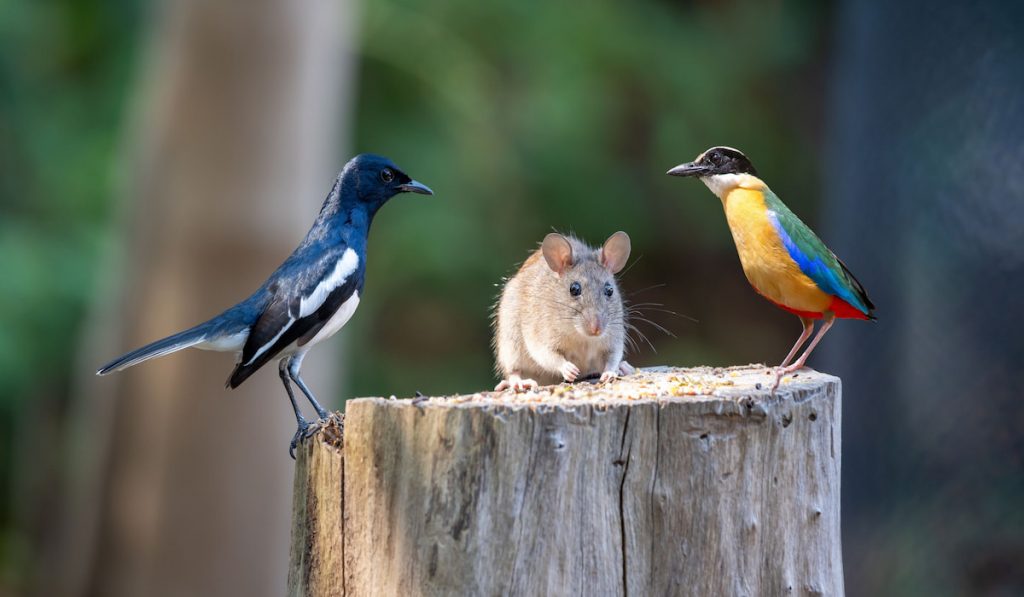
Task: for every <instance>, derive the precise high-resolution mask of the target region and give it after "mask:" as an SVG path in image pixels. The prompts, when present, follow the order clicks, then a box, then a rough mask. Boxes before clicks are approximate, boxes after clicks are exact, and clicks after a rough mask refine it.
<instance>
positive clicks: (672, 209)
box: [0, 0, 1024, 595]
mask: <svg viewBox="0 0 1024 597" xmlns="http://www.w3.org/2000/svg"><path fill="white" fill-rule="evenodd" d="M1022 31H1024V5H1022V4H1021V3H1019V2H1009V1H1007V2H925V1H923V0H906V1H903V2H887V1H882V0H841V1H835V2H822V1H815V0H802V1H799V0H793V1H790V0H785V1H783V0H776V1H760V2H754V1H745V0H703V1H692V2H685V1H683V2H668V1H661V0H636V1H632V2H611V1H607V0H604V1H598V2H590V3H585V4H580V3H572V2H565V1H561V0H555V1H539V0H492V1H489V2H479V1H477V0H432V1H430V2H417V1H413V0H366V1H359V0H343V1H327V0H304V1H302V2H293V1H285V0H276V1H273V0H216V1H210V0H165V1H154V0H149V1H146V0H106V1H104V2H98V1H95V0H92V1H87V0H45V1H37V0H2V1H0V594H12V595H20V594H28V595H36V594H39V595H182V594H204V595H213V594H217V595H277V594H280V593H281V592H282V591H283V590H284V584H285V574H286V560H287V553H288V525H289V520H288V517H289V508H290V495H291V472H292V468H291V467H292V463H291V460H289V459H288V457H287V454H286V450H285V447H286V444H287V441H288V438H289V437H290V435H291V431H292V425H293V419H292V416H291V413H290V411H289V407H288V405H287V402H286V401H285V399H284V395H283V393H282V392H281V390H280V386H279V385H278V380H277V378H276V375H275V373H274V372H273V371H272V370H267V371H263V372H261V373H260V374H258V375H256V376H255V377H254V378H253V379H252V381H251V382H249V383H247V384H245V385H243V386H242V387H241V388H240V389H238V390H236V391H234V392H228V391H227V390H224V389H222V388H223V380H224V378H226V376H227V374H228V372H229V371H230V369H231V364H232V362H231V357H230V356H228V355H218V354H210V353H199V352H198V351H187V352H185V353H182V354H178V355H175V356H173V357H170V358H167V359H161V360H159V361H154V362H150V363H147V364H146V365H144V366H142V367H139V368H136V369H132V370H130V371H128V372H126V373H123V374H120V375H118V376H114V377H108V378H95V377H93V376H92V372H93V371H94V370H95V368H96V366H97V365H99V364H100V363H102V362H104V361H105V360H107V359H108V358H110V357H113V356H116V354H119V353H120V352H123V351H125V350H127V349H129V348H133V347H135V346H136V345H139V344H141V343H143V342H146V341H149V340H152V339H155V338H157V337H160V336H162V335H165V334H167V333H170V332H173V331H176V330H177V329H179V328H182V327H185V326H187V325H190V324H192V323H195V322H197V321H200V320H202V319H205V318H207V317H209V316H211V315H214V314H215V313H217V312H218V311H219V310H221V309H222V308H224V307H227V306H229V305H230V304H232V303H233V302H234V301H236V300H238V299H240V298H242V297H244V296H245V295H246V294H247V293H248V292H249V291H250V290H251V289H252V288H254V287H256V286H257V285H258V284H259V283H260V282H261V281H262V280H263V279H264V277H265V276H266V275H267V274H268V273H269V272H270V271H272V269H273V268H274V267H275V266H276V265H277V264H278V263H279V262H280V261H281V260H283V259H284V257H285V256H287V254H288V252H289V251H290V250H291V248H292V247H293V246H294V245H295V244H296V243H297V241H298V240H299V239H300V238H301V236H302V234H303V232H304V231H305V229H306V227H307V226H308V225H309V223H310V222H311V220H312V218H313V216H314V214H315V212H316V210H317V208H318V206H319V204H320V202H321V201H322V199H323V197H324V195H325V194H326V192H327V190H328V189H329V187H330V185H331V181H332V178H333V176H334V174H335V173H336V171H337V170H339V169H340V167H341V165H342V164H343V163H344V161H345V160H346V159H347V158H348V157H349V156H350V155H352V154H354V153H356V152H361V151H372V152H376V153H382V154H386V155H388V156H390V157H392V158H394V159H395V160H396V162H397V163H398V164H400V165H401V166H402V167H403V168H404V169H405V170H406V171H407V172H408V173H409V174H410V175H412V176H413V177H415V178H417V179H419V180H421V181H423V182H425V183H427V184H429V185H430V186H431V187H432V188H433V189H434V190H435V192H436V196H435V197H432V198H422V197H419V196H411V197H410V196H402V197H399V198H397V199H396V200H395V201H393V202H392V203H391V204H389V205H388V206H386V207H385V208H384V210H382V212H381V213H380V214H379V216H378V218H377V220H376V222H375V224H374V230H373V232H372V234H371V239H370V247H369V251H370V257H369V259H370V263H369V275H368V281H367V286H366V296H365V300H364V301H363V303H362V304H361V306H360V310H359V313H358V314H357V316H356V317H355V318H354V319H353V321H352V322H351V324H350V325H349V326H348V327H346V328H345V332H344V333H342V334H340V336H339V339H338V340H337V341H336V342H333V343H332V347H322V348H321V349H318V353H320V354H319V355H315V357H311V358H310V359H308V360H307V365H306V367H305V370H306V371H307V372H308V373H307V380H308V381H309V382H310V384H311V385H312V386H313V388H314V389H315V390H316V391H318V392H319V394H320V395H321V397H322V398H326V399H327V401H328V402H333V405H334V406H337V407H341V406H342V405H343V400H344V399H345V398H346V397H352V396H363V395H391V394H394V395H398V396H409V395H412V394H413V392H415V391H417V390H419V391H422V392H424V393H428V394H444V393H455V392H467V391H474V390H477V389H480V388H485V387H488V386H491V385H492V384H493V383H494V382H495V379H494V376H493V374H492V359H491V356H490V352H489V346H488V344H489V340H490V330H489V321H488V316H489V311H490V307H491V305H492V304H493V302H494V300H495V297H496V294H497V292H498V290H497V288H496V286H495V285H496V284H497V283H499V281H500V280H501V278H502V277H503V276H504V275H506V274H508V273H509V272H510V271H512V270H513V267H514V265H515V264H516V263H518V262H519V261H521V260H522V259H523V258H524V257H525V256H526V254H527V252H528V251H529V250H530V249H531V248H532V247H534V246H535V244H536V243H537V242H538V241H539V240H540V239H541V238H542V237H543V235H544V234H545V233H547V232H548V231H550V230H551V229H552V228H555V229H558V230H563V231H564V230H572V231H575V232H576V233H578V234H579V235H581V236H583V237H584V238H586V239H588V240H590V241H591V242H593V243H598V242H600V241H602V240H603V239H604V238H606V237H607V236H608V235H609V234H610V233H612V232H614V231H615V230H619V229H622V230H626V231H627V232H628V233H629V234H630V235H631V237H632V239H633V247H634V256H633V259H632V262H633V263H632V266H631V267H630V269H629V270H628V272H627V273H626V274H625V275H624V276H623V280H622V285H623V287H624V289H625V291H626V292H627V293H630V294H631V300H632V301H634V302H635V303H653V304H654V305H651V306H650V307H649V308H648V309H647V312H646V314H645V317H647V318H649V319H650V320H651V322H652V323H651V324H648V323H645V322H639V326H640V328H641V330H643V331H644V333H645V334H646V335H647V337H648V338H649V340H650V342H651V344H653V346H654V347H655V348H656V349H657V352H655V351H654V350H652V349H651V348H649V347H647V348H642V350H641V351H640V352H638V353H636V354H633V355H631V356H630V360H631V361H632V362H633V363H634V364H639V365H654V364H673V365H698V364H711V365H728V364H742V363H748V362H769V363H773V362H775V361H777V360H779V359H780V358H781V357H782V356H783V355H784V354H785V352H786V350H787V349H788V348H789V346H790V344H791V342H792V341H793V340H794V339H795V337H796V335H797V334H798V332H799V324H798V322H797V321H796V319H795V318H793V317H791V316H789V315H786V314H784V313H782V312H779V311H776V310H775V309H774V308H773V307H771V306H770V305H768V304H767V303H766V302H764V301H763V300H762V299H760V298H759V297H757V296H756V295H755V294H754V293H753V292H752V291H751V290H750V289H749V288H748V286H747V283H746V281H745V280H744V278H743V275H742V273H741V270H740V267H739V263H738V260H737V259H736V255H735V250H734V248H733V246H732V241H731V238H730V236H729V233H728V230H727V228H726V225H725V221H724V217H723V216H722V213H721V206H720V203H719V202H718V201H717V200H716V199H715V198H714V197H713V196H712V195H711V194H710V193H709V192H707V190H706V189H704V188H703V186H701V185H699V184H698V183H696V182H694V181H684V180H679V179H674V178H670V177H666V176H664V171H665V170H666V169H668V168H669V167H671V166H674V165H676V164H678V163H680V162H682V161H688V160H690V159H692V158H693V157H694V156H695V155H696V154H697V153H699V152H700V151H702V150H703V149H705V148H707V147H708V146H711V145H718V144H726V145H732V146H735V147H739V148H741V149H743V150H744V151H745V152H746V153H747V154H748V155H749V156H750V157H751V158H752V160H753V161H754V163H755V164H756V165H757V167H758V169H759V171H760V172H761V173H762V175H763V176H764V178H765V179H767V180H768V181H769V183H770V184H771V185H772V187H773V189H774V190H775V191H776V192H777V193H778V194H779V195H780V196H781V197H783V199H784V200H785V201H786V202H787V203H788V204H789V205H790V207H791V208H793V210H794V211H796V212H797V213H798V214H800V215H801V217H803V218H804V219H805V220H806V221H807V222H809V223H811V224H812V225H813V226H814V227H815V228H816V229H817V230H818V231H819V232H820V234H821V236H822V237H823V238H824V239H825V240H826V242H828V243H829V244H830V245H831V246H832V248H833V249H834V250H835V251H836V252H837V253H838V254H839V255H840V256H842V257H843V259H844V261H846V263H847V264H848V265H849V266H850V268H851V269H852V270H853V271H854V272H856V273H857V275H858V277H859V278H860V280H861V281H862V282H863V283H864V285H865V286H866V287H867V289H868V290H869V292H870V293H871V296H872V299H873V300H874V302H875V303H876V304H877V305H878V307H879V311H878V315H879V321H878V322H877V323H875V324H867V323H861V322H841V323H840V324H838V325H837V326H836V329H835V330H834V331H833V332H831V333H830V335H829V337H828V338H827V339H826V341H825V342H824V344H823V348H822V349H821V350H820V351H819V352H818V353H817V354H816V355H815V356H814V357H813V358H812V364H813V366H814V367H816V368H818V369H822V370H826V371H829V372H832V373H836V374H838V375H841V376H842V378H843V388H844V396H843V398H844V401H843V416H844V422H843V423H844V424H843V431H844V433H843V435H844V437H843V457H844V458H843V504H842V507H843V541H844V546H843V547H844V557H845V560H844V564H845V570H846V584H847V589H848V592H849V593H850V594H851V595H1019V594H1024V508H1022V507H1021V506H1022V505H1024V401H1022V400H1021V398H1022V397H1024V384H1022V382H1021V378H1022V375H1024V340H1022V334H1024V324H1022V318H1021V315H1020V309H1021V305H1022V302H1021V301H1022V298H1021V296H1022V294H1024V143H1022V142H1021V139H1024V110H1022V109H1021V106H1022V102H1024V35H1022V33H1021V32H1022ZM657 305H663V307H658V306H657ZM667 311H668V312H667ZM658 326H661V327H664V328H666V329H667V330H670V331H671V332H672V334H673V335H671V336H670V335H666V334H664V333H662V332H660V331H659V330H658V329H657V327H658ZM641 345H642V346H646V343H641Z"/></svg>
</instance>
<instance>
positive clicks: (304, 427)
mask: <svg viewBox="0 0 1024 597" xmlns="http://www.w3.org/2000/svg"><path fill="white" fill-rule="evenodd" d="M287 361H288V359H281V365H280V366H279V367H278V372H279V373H280V374H281V383H283V384H284V389H285V391H286V392H288V400H290V401H291V403H292V409H293V410H294V411H295V422H296V423H297V424H298V429H296V430H295V435H293V436H292V441H291V443H289V444H288V455H289V456H291V457H292V460H295V448H297V447H298V446H299V440H301V439H303V438H304V437H306V436H307V433H308V432H309V428H310V427H312V425H310V424H309V421H307V420H306V418H305V417H303V416H302V411H300V410H299V404H298V403H297V402H295V393H294V392H292V385H291V384H290V383H288V370H287V366H286V364H285V363H286V362H287Z"/></svg>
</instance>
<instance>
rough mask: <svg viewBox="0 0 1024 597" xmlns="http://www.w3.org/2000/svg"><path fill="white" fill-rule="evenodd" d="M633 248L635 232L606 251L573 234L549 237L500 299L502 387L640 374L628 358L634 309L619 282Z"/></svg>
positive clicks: (609, 243) (615, 239)
mask: <svg viewBox="0 0 1024 597" xmlns="http://www.w3.org/2000/svg"><path fill="white" fill-rule="evenodd" d="M629 252H630V241H629V235H627V234H626V233H625V232H621V231H620V232H616V233H615V234H613V235H611V236H610V237H608V240H606V241H605V242H604V245H602V246H601V248H599V249H594V248H592V247H589V246H587V245H586V244H585V243H583V242H582V241H580V240H579V239H577V238H575V237H573V236H567V235H562V234H557V233H552V234H549V235H547V236H546V237H545V238H544V241H543V242H542V243H541V245H540V248H539V249H537V251H535V252H534V253H533V254H532V255H530V257H529V258H527V260H526V261H524V262H523V264H522V266H521V267H520V268H519V271H517V272H516V274H515V275H514V276H512V277H511V278H509V279H508V281H507V282H506V283H505V286H504V288H503V289H502V293H501V298H500V299H499V300H498V305H497V311H496V313H495V317H494V341H493V347H494V352H495V356H496V359H497V363H496V369H497V372H498V374H499V375H501V377H502V381H501V383H499V384H498V386H497V387H496V388H495V389H496V390H504V389H507V388H511V389H513V390H515V391H522V390H527V389H535V388H536V387H537V386H538V384H543V385H547V384H553V383H558V382H560V381H562V380H565V381H568V382H572V381H576V380H577V379H584V378H587V377H591V376H597V375H600V379H601V381H607V380H609V379H613V378H615V377H617V376H618V375H620V374H623V375H626V374H629V373H632V372H633V368H632V367H631V366H630V365H629V363H626V362H625V361H623V360H622V359H623V355H624V351H625V343H626V309H625V305H624V304H623V299H622V294H621V292H620V290H619V285H618V283H617V281H616V280H615V274H617V273H619V272H620V271H622V268H623V267H624V266H625V265H626V261H627V260H628V259H629Z"/></svg>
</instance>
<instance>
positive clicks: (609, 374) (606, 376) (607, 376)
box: [601, 371, 619, 383]
mask: <svg viewBox="0 0 1024 597" xmlns="http://www.w3.org/2000/svg"><path fill="white" fill-rule="evenodd" d="M618 377H619V372H618V371H605V372H604V373H602V374H601V383H604V382H606V381H611V380H613V379H616V378H618Z"/></svg>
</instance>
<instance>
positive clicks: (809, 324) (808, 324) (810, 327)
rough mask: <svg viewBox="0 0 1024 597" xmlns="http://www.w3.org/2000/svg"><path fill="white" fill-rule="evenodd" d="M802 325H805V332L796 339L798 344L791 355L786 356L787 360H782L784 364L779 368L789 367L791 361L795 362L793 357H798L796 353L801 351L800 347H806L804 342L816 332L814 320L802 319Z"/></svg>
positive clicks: (794, 346) (790, 352)
mask: <svg viewBox="0 0 1024 597" xmlns="http://www.w3.org/2000/svg"><path fill="white" fill-rule="evenodd" d="M800 323H802V324H803V326H804V331H803V333H801V334H800V337H799V338H797V339H796V344H794V345H793V348H792V349H791V350H790V351H789V354H787V355H786V358H785V359H783V360H782V364H781V365H779V367H785V366H787V365H789V363H790V361H792V360H793V357H795V356H796V351H798V350H800V347H801V346H803V345H804V342H807V339H808V338H810V337H811V332H813V331H814V320H813V319H809V318H807V317H801V318H800Z"/></svg>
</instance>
